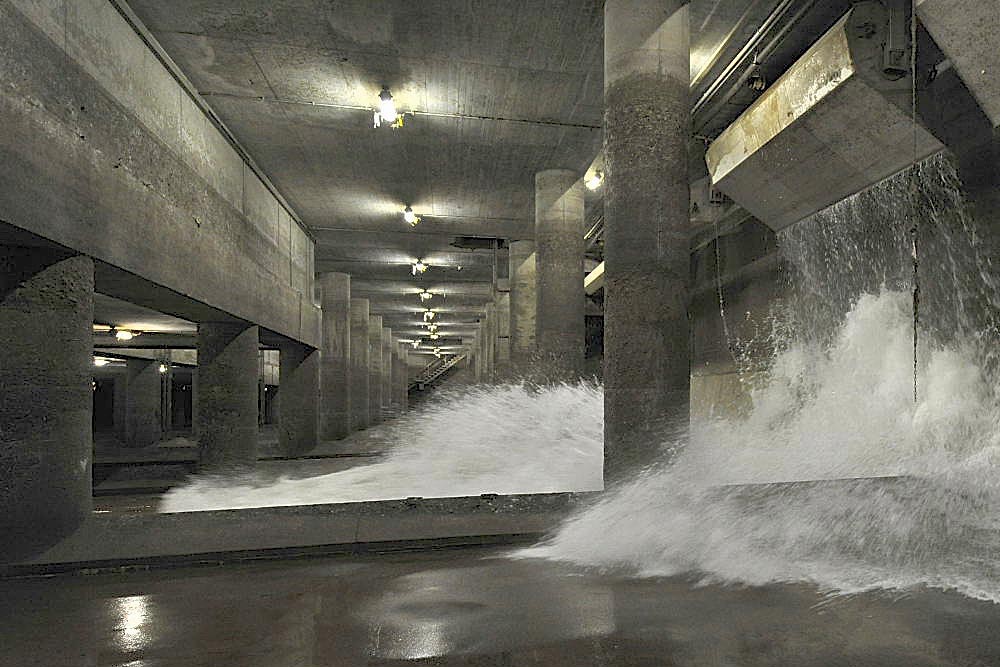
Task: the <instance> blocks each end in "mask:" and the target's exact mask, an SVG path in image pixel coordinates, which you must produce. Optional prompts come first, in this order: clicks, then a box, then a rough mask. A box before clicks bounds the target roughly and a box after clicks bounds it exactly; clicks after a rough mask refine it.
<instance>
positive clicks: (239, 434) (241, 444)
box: [195, 322, 260, 469]
mask: <svg viewBox="0 0 1000 667" xmlns="http://www.w3.org/2000/svg"><path fill="white" fill-rule="evenodd" d="M258 333H259V332H258V330H257V327H255V326H252V325H249V324H244V323H241V322H201V323H200V324H199V325H198V384H197V390H198V391H197V393H196V394H195V401H196V402H197V409H196V410H195V434H196V436H197V438H198V448H199V450H200V454H201V467H202V468H205V469H216V468H228V467H252V466H255V465H256V464H257V420H258V412H259V409H258V405H257V400H258V391H259V389H258V384H259V380H260V350H259V348H260V337H259V335H258Z"/></svg>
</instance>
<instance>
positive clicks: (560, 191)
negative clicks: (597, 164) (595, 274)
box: [535, 169, 586, 379]
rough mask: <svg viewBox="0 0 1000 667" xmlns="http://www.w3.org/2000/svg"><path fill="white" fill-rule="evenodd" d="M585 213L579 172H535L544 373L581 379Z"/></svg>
mask: <svg viewBox="0 0 1000 667" xmlns="http://www.w3.org/2000/svg"><path fill="white" fill-rule="evenodd" d="M583 212H584V207H583V182H582V181H581V180H580V176H579V174H577V173H576V172H574V171H569V170H566V169H550V170H548V171H542V172H539V173H537V174H535V248H536V251H535V253H536V254H535V257H536V270H537V312H536V318H537V319H536V328H537V334H536V335H537V338H536V346H537V353H538V360H539V362H540V363H541V370H542V373H543V374H544V375H546V376H548V377H550V378H551V379H571V378H573V377H574V376H575V377H579V376H580V374H581V373H582V370H583V353H584V338H585V333H586V331H585V328H586V323H585V319H584V302H585V299H586V297H585V295H584V292H583V252H584V243H583V233H584V230H583Z"/></svg>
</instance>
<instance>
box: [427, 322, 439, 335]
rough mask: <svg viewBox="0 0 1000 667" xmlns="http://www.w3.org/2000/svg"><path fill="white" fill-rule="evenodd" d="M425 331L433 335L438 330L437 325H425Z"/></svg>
mask: <svg viewBox="0 0 1000 667" xmlns="http://www.w3.org/2000/svg"><path fill="white" fill-rule="evenodd" d="M427 330H428V331H430V332H431V333H434V332H435V331H437V330H438V325H436V324H428V325H427Z"/></svg>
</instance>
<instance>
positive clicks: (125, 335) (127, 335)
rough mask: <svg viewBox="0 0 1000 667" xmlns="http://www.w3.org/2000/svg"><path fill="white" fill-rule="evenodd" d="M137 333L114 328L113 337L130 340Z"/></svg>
mask: <svg viewBox="0 0 1000 667" xmlns="http://www.w3.org/2000/svg"><path fill="white" fill-rule="evenodd" d="M138 335H139V332H138V331H129V330H128V329H115V339H117V340H121V341H126V340H132V339H133V338H135V337H136V336H138Z"/></svg>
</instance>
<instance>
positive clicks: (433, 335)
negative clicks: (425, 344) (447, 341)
mask: <svg viewBox="0 0 1000 667" xmlns="http://www.w3.org/2000/svg"><path fill="white" fill-rule="evenodd" d="M440 337H441V336H440V335H438V334H436V333H431V336H430V338H431V340H437V339H438V338H440Z"/></svg>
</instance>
